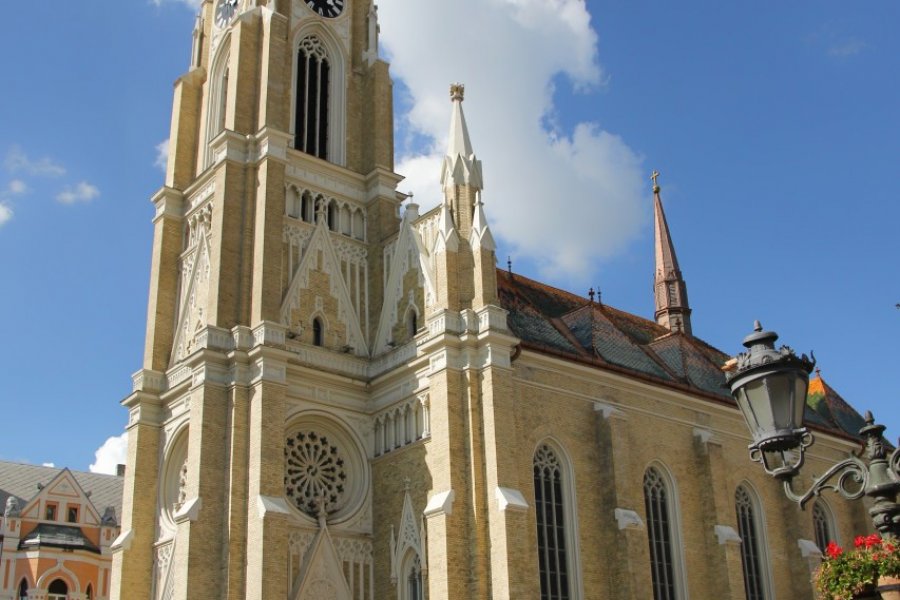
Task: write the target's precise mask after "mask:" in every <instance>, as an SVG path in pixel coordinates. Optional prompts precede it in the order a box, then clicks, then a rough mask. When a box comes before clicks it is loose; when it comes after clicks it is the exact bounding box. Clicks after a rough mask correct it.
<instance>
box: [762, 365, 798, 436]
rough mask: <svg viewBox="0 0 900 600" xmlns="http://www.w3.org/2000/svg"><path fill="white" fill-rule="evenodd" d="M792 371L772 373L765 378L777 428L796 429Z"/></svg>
mask: <svg viewBox="0 0 900 600" xmlns="http://www.w3.org/2000/svg"><path fill="white" fill-rule="evenodd" d="M792 379H793V376H792V374H791V373H783V372H782V373H772V374H770V375H769V376H767V377H766V378H765V381H766V387H767V389H768V392H769V398H768V401H769V402H770V403H771V405H772V415H773V419H774V426H775V429H794V426H793V424H792V420H793V417H794V410H793V404H794V398H793V396H794V393H793V392H794V387H793V385H792V383H793V382H792Z"/></svg>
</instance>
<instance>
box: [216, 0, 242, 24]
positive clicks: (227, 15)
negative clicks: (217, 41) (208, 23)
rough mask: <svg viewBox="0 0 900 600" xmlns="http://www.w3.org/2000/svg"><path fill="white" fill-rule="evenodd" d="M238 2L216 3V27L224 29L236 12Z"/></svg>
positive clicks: (230, 0) (228, 0) (223, 0)
mask: <svg viewBox="0 0 900 600" xmlns="http://www.w3.org/2000/svg"><path fill="white" fill-rule="evenodd" d="M237 5H238V0H218V2H217V3H216V25H218V26H219V27H226V26H228V24H229V23H231V20H232V19H233V18H234V15H235V13H236V12H237Z"/></svg>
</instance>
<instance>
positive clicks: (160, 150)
mask: <svg viewBox="0 0 900 600" xmlns="http://www.w3.org/2000/svg"><path fill="white" fill-rule="evenodd" d="M168 162H169V139H168V138H166V139H164V140H163V141H161V142H160V143H158V144H157V145H156V160H155V161H154V162H153V164H154V165H155V166H157V167H159V168H160V169H162V170H163V171H165V170H166V165H167V164H168Z"/></svg>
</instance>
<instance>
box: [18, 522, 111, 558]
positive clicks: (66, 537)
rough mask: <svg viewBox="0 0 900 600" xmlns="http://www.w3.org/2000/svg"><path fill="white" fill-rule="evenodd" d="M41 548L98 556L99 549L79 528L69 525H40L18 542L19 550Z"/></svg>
mask: <svg viewBox="0 0 900 600" xmlns="http://www.w3.org/2000/svg"><path fill="white" fill-rule="evenodd" d="M41 546H49V547H51V548H65V549H66V550H87V551H88V552H93V553H94V554H100V548H98V547H97V546H96V545H95V544H94V543H93V542H92V541H91V540H89V539H88V538H87V537H85V535H84V533H82V531H81V529H80V528H78V527H73V526H71V525H51V524H50V523H41V524H40V525H38V526H37V527H35V528H34V529H33V530H32V531H31V532H29V533H28V535H26V536H25V537H24V538H22V541H21V542H19V549H20V550H27V549H29V548H38V547H41Z"/></svg>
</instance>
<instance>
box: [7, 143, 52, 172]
mask: <svg viewBox="0 0 900 600" xmlns="http://www.w3.org/2000/svg"><path fill="white" fill-rule="evenodd" d="M3 165H4V166H5V167H6V170H7V171H10V172H11V173H19V172H22V173H27V174H29V175H35V176H38V177H60V176H62V175H65V174H66V169H65V167H63V166H62V165H60V164H58V163H56V162H54V161H53V160H51V159H50V158H41V159H39V160H32V159H30V158H28V155H27V154H25V152H24V151H23V150H22V148H20V147H19V146H13V147H12V148H10V149H9V151H8V152H7V153H6V159H5V160H4V161H3Z"/></svg>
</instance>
